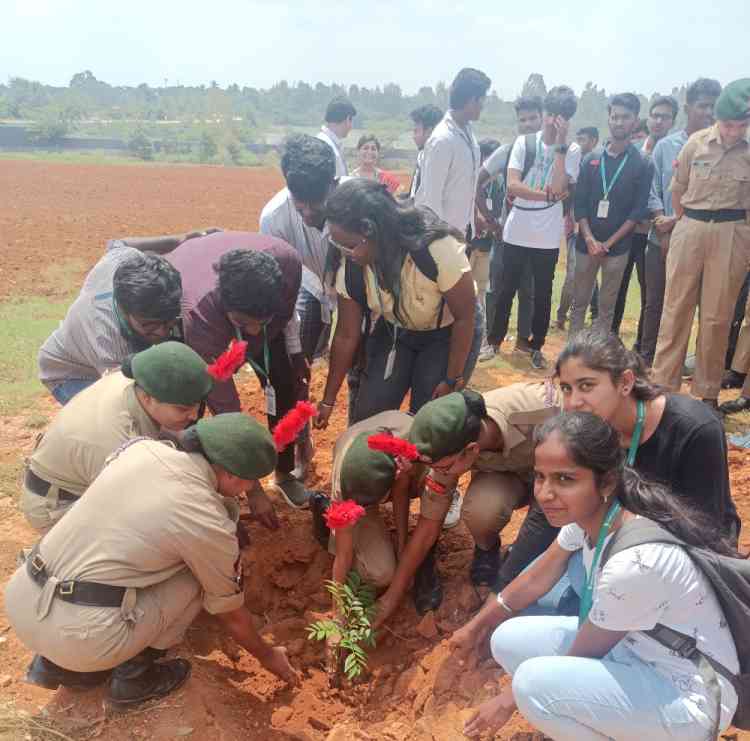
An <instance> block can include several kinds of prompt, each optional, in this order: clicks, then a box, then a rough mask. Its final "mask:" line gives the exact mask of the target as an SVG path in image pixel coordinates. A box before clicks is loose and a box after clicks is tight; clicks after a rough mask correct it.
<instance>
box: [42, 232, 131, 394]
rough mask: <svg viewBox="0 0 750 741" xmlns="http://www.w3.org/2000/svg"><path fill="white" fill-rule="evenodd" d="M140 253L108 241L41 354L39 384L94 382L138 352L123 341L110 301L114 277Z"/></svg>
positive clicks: (119, 242)
mask: <svg viewBox="0 0 750 741" xmlns="http://www.w3.org/2000/svg"><path fill="white" fill-rule="evenodd" d="M139 254H141V253H140V251H139V250H137V249H136V248H135V247H128V246H127V245H126V244H125V243H124V242H121V241H120V240H110V241H109V242H107V248H106V251H105V253H104V256H103V257H102V258H101V259H100V260H99V262H97V263H96V265H95V266H94V267H93V269H92V270H91V272H90V273H89V274H88V275H87V276H86V280H85V281H84V283H83V287H82V288H81V292H80V294H79V295H78V298H77V299H76V300H75V301H74V302H73V304H72V305H71V307H70V308H69V309H68V313H67V314H66V315H65V319H63V321H62V322H60V326H59V327H58V328H57V329H56V330H55V331H54V332H53V333H52V334H51V335H50V336H49V337H48V338H47V340H46V341H45V343H44V344H43V345H42V347H41V349H40V350H39V358H38V362H39V380H40V381H41V382H42V383H43V384H44V385H45V386H47V388H49V389H53V388H55V387H56V386H58V385H59V384H61V383H63V382H64V381H70V380H73V379H89V378H91V379H97V378H100V377H101V376H102V375H104V373H106V372H107V371H109V370H112V369H114V368H119V367H120V365H121V364H122V361H123V360H124V359H125V357H126V356H127V355H129V354H130V353H132V352H134V351H135V350H136V349H140V348H135V347H132V346H131V344H130V343H129V342H128V340H127V339H126V338H125V337H123V335H122V332H121V331H120V326H119V324H118V321H117V316H116V315H115V312H114V304H113V301H112V278H113V276H114V273H115V270H117V268H118V266H119V265H120V264H121V263H123V262H124V261H125V260H127V259H129V258H131V257H133V256H135V255H139Z"/></svg>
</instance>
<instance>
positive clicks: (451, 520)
mask: <svg viewBox="0 0 750 741" xmlns="http://www.w3.org/2000/svg"><path fill="white" fill-rule="evenodd" d="M461 503H462V500H461V495H460V494H459V493H458V489H454V490H453V494H452V498H451V506H450V508H449V509H448V514H447V515H446V516H445V520H444V521H443V530H450V529H451V528H452V527H456V525H458V523H459V521H460V520H461Z"/></svg>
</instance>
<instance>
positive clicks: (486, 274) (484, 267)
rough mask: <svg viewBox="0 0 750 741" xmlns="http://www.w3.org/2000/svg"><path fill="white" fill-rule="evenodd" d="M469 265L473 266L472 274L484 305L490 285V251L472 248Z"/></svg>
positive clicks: (478, 294)
mask: <svg viewBox="0 0 750 741" xmlns="http://www.w3.org/2000/svg"><path fill="white" fill-rule="evenodd" d="M469 265H470V266H471V275H472V277H473V278H474V282H475V283H476V284H477V296H478V297H479V298H480V300H481V301H482V306H484V297H485V295H486V293H487V288H489V285H490V253H489V252H482V251H481V250H472V251H471V256H470V257H469Z"/></svg>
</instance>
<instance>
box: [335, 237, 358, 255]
mask: <svg viewBox="0 0 750 741" xmlns="http://www.w3.org/2000/svg"><path fill="white" fill-rule="evenodd" d="M328 241H329V242H330V243H331V244H332V245H333V246H334V247H335V248H336V249H337V250H338V251H339V252H343V253H344V254H345V255H351V254H353V253H354V250H356V249H357V247H359V245H355V246H354V247H347V246H346V245H345V244H341V243H340V242H337V241H336V240H335V239H333V237H328ZM362 242H364V240H362Z"/></svg>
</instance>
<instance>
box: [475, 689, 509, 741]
mask: <svg viewBox="0 0 750 741" xmlns="http://www.w3.org/2000/svg"><path fill="white" fill-rule="evenodd" d="M515 710H516V707H515V702H514V701H513V695H512V694H511V695H510V696H509V697H508V695H507V694H506V692H503V693H502V694H500V695H498V696H497V697H493V698H492V699H491V700H487V702H485V703H482V704H481V705H480V706H479V708H478V709H477V710H476V712H475V713H474V715H472V716H471V718H469V720H467V721H466V724H465V725H464V734H465V735H466V736H468V737H469V738H477V737H478V736H480V735H481V734H482V733H483V732H485V731H490V732H493V733H496V732H497V731H499V730H500V729H501V728H502V727H503V726H504V725H505V724H506V723H507V722H508V721H509V720H510V718H511V716H512V715H513V713H514V712H515Z"/></svg>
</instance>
